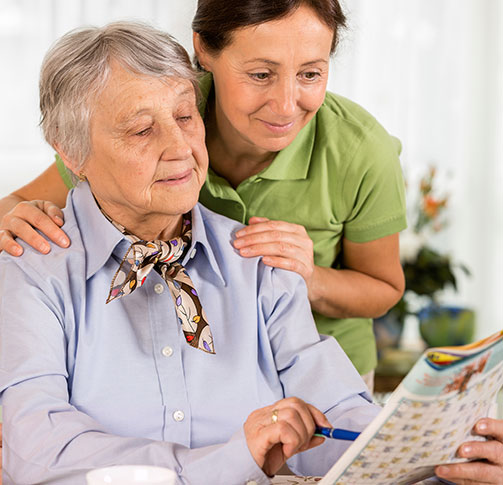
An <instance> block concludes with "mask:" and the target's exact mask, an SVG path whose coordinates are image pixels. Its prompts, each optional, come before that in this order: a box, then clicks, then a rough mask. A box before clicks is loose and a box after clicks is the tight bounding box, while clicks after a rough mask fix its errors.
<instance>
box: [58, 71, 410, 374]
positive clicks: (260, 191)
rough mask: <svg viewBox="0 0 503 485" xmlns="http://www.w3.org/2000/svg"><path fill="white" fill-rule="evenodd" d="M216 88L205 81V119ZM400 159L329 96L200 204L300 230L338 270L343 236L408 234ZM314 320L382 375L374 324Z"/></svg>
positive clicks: (385, 138)
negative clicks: (282, 143) (288, 139)
mask: <svg viewBox="0 0 503 485" xmlns="http://www.w3.org/2000/svg"><path fill="white" fill-rule="evenodd" d="M212 86H213V84H212V78H211V76H210V75H206V76H205V77H204V78H203V79H202V80H201V92H202V97H203V101H202V103H201V112H202V113H204V111H205V106H206V100H207V99H208V96H209V95H210V94H211V93H212ZM399 152H400V143H399V142H398V140H396V139H395V138H393V137H391V136H390V135H389V134H388V133H387V132H386V131H385V130H384V129H383V128H382V127H381V125H379V123H377V121H376V120H375V119H374V118H373V117H372V116H371V115H370V114H369V113H367V112H366V111H365V110H364V109H362V108H361V107H360V106H358V105H357V104H355V103H353V102H351V101H349V100H347V99H345V98H343V97H341V96H337V95H335V94H332V93H327V95H326V98H325V102H324V103H323V105H322V106H321V108H320V110H319V111H318V113H317V114H316V115H315V117H314V118H313V119H312V120H311V121H310V122H309V123H308V124H307V125H306V126H305V127H304V128H303V129H302V130H301V132H300V133H299V134H298V136H297V137H296V138H295V140H294V141H293V142H292V143H291V144H290V145H289V146H288V147H287V148H285V149H284V150H281V151H280V152H278V154H277V156H276V158H275V159H274V161H273V163H272V164H271V165H269V166H268V167H267V168H265V169H264V170H262V171H261V172H260V173H258V174H256V175H253V176H252V177H250V178H248V179H246V180H244V181H243V182H241V184H239V186H238V187H237V189H234V188H233V187H232V186H231V185H230V184H229V182H227V180H225V179H224V178H222V177H220V176H218V175H216V174H215V172H213V171H212V170H211V168H210V169H209V171H208V176H207V178H206V183H205V184H204V186H203V188H202V191H201V195H200V202H201V203H202V204H203V205H205V206H206V207H208V208H210V209H212V210H213V211H215V212H218V213H220V214H223V215H225V216H227V217H230V218H232V219H235V220H237V221H240V222H242V223H243V224H246V223H247V221H248V219H249V218H250V217H252V216H263V217H268V218H269V219H276V220H283V221H287V222H292V223H295V224H301V225H302V226H304V227H305V228H306V230H307V232H308V234H309V237H310V238H311V239H312V240H313V243H314V262H315V264H316V265H318V266H325V267H333V268H338V267H339V265H340V249H341V248H340V245H341V238H342V236H344V237H346V238H347V239H349V240H351V241H354V242H368V241H372V240H375V239H378V238H381V237H384V236H388V235H390V234H394V233H397V232H399V231H401V230H403V229H404V228H405V227H406V216H405V197H404V183H403V179H402V172H401V168H400V162H399V159H398V155H399ZM210 164H211V161H210ZM58 166H59V168H60V171H61V170H62V171H63V172H64V167H63V166H62V164H61V163H59V164H58ZM313 315H314V318H315V321H316V325H317V327H318V330H319V332H320V333H323V334H327V335H332V336H334V337H335V338H336V339H337V340H338V341H339V343H340V345H341V346H342V348H343V349H344V350H345V351H346V353H347V354H348V356H349V358H350V359H351V360H352V361H353V363H354V365H355V367H356V368H357V369H358V371H359V372H360V373H361V374H365V373H367V372H369V371H371V370H372V369H374V368H375V366H376V365H377V356H376V348H375V338H374V333H373V329H372V320H371V319H367V318H345V319H336V318H329V317H326V316H324V315H320V314H318V313H314V314H313Z"/></svg>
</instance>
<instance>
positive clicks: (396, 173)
mask: <svg viewBox="0 0 503 485" xmlns="http://www.w3.org/2000/svg"><path fill="white" fill-rule="evenodd" d="M400 149H401V146H400V142H399V141H398V139H396V138H394V137H392V136H390V135H389V134H388V133H387V132H386V131H385V130H384V128H383V127H382V126H381V125H380V124H379V123H377V122H375V123H374V125H373V126H372V127H371V128H368V129H367V130H366V131H365V132H364V133H362V134H361V139H360V141H359V144H358V145H357V147H356V150H355V152H354V155H353V157H352V158H351V163H349V164H348V165H347V171H346V173H345V174H344V177H342V178H341V179H340V186H339V187H338V188H337V189H336V191H335V194H336V197H341V201H340V205H341V206H342V207H344V208H345V213H346V220H345V224H344V236H345V237H346V238H347V239H349V240H350V241H353V242H358V243H362V242H368V241H373V240H375V239H379V238H381V237H384V236H388V235H390V234H395V233H397V232H399V231H401V230H403V229H405V228H406V227H407V219H406V210H405V184H404V180H403V176H402V169H401V166H400V160H399V158H398V155H399V153H400Z"/></svg>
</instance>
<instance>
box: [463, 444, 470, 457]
mask: <svg viewBox="0 0 503 485" xmlns="http://www.w3.org/2000/svg"><path fill="white" fill-rule="evenodd" d="M471 451H472V447H471V446H470V445H465V446H463V453H464V454H467V455H468V454H470V453H471Z"/></svg>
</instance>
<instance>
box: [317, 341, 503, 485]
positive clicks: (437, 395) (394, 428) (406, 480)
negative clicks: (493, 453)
mask: <svg viewBox="0 0 503 485" xmlns="http://www.w3.org/2000/svg"><path fill="white" fill-rule="evenodd" d="M462 350H469V351H467V352H465V353H464V354H463V355H462V358H460V359H456V360H451V361H449V363H448V364H447V365H446V364H442V365H438V359H437V360H435V356H434V357H433V358H432V352H435V353H436V354H435V355H436V357H438V356H441V355H442V354H445V355H459V353H458V354H455V352H454V347H449V348H447V347H446V348H443V349H430V350H427V351H426V352H425V353H424V354H423V355H422V357H421V358H420V359H419V360H418V362H416V364H415V365H414V367H413V368H412V370H411V371H410V372H409V374H408V375H407V376H406V377H405V379H404V380H403V381H402V383H401V384H400V385H399V386H398V388H397V389H396V390H395V392H394V393H393V394H392V395H391V397H390V399H389V401H388V403H387V404H386V406H385V407H384V408H383V409H382V411H381V412H380V413H379V415H378V416H377V417H376V418H375V420H374V421H373V422H372V423H371V424H370V425H369V426H368V427H367V429H365V431H363V432H362V433H361V435H360V436H359V437H358V439H357V440H356V441H355V442H354V443H353V444H352V445H351V446H350V447H349V448H348V450H347V451H346V452H345V453H344V455H343V456H342V457H341V458H340V459H339V460H338V461H337V463H336V464H335V465H334V466H333V468H332V469H331V470H330V471H329V472H328V474H327V475H326V476H325V477H324V478H323V480H321V481H320V482H318V483H319V485H389V484H393V485H409V484H414V483H418V482H421V481H422V480H425V479H427V478H429V477H432V476H433V475H434V467H435V465H439V464H442V463H455V462H460V461H465V460H464V459H461V458H458V457H457V456H456V450H457V449H458V447H459V446H460V445H461V443H463V442H465V441H473V440H484V439H485V438H483V437H480V436H477V435H472V428H473V426H474V424H475V423H476V422H477V421H478V420H479V419H480V418H482V417H486V416H492V415H494V412H493V411H494V409H495V403H496V395H497V393H498V391H499V390H500V389H501V388H502V387H503V332H498V333H497V334H495V335H493V336H491V337H489V338H488V339H485V340H483V341H481V342H478V343H477V344H473V345H472V346H471V348H470V349H466V348H465V349H462ZM449 352H450V354H449Z"/></svg>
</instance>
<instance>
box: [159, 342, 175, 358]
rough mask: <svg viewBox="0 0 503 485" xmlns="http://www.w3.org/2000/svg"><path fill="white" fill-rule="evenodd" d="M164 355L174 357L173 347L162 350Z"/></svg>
mask: <svg viewBox="0 0 503 485" xmlns="http://www.w3.org/2000/svg"><path fill="white" fill-rule="evenodd" d="M161 352H162V355H164V357H171V356H172V355H173V349H172V348H171V347H169V346H168V345H166V347H164V348H163V349H162V350H161Z"/></svg>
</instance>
